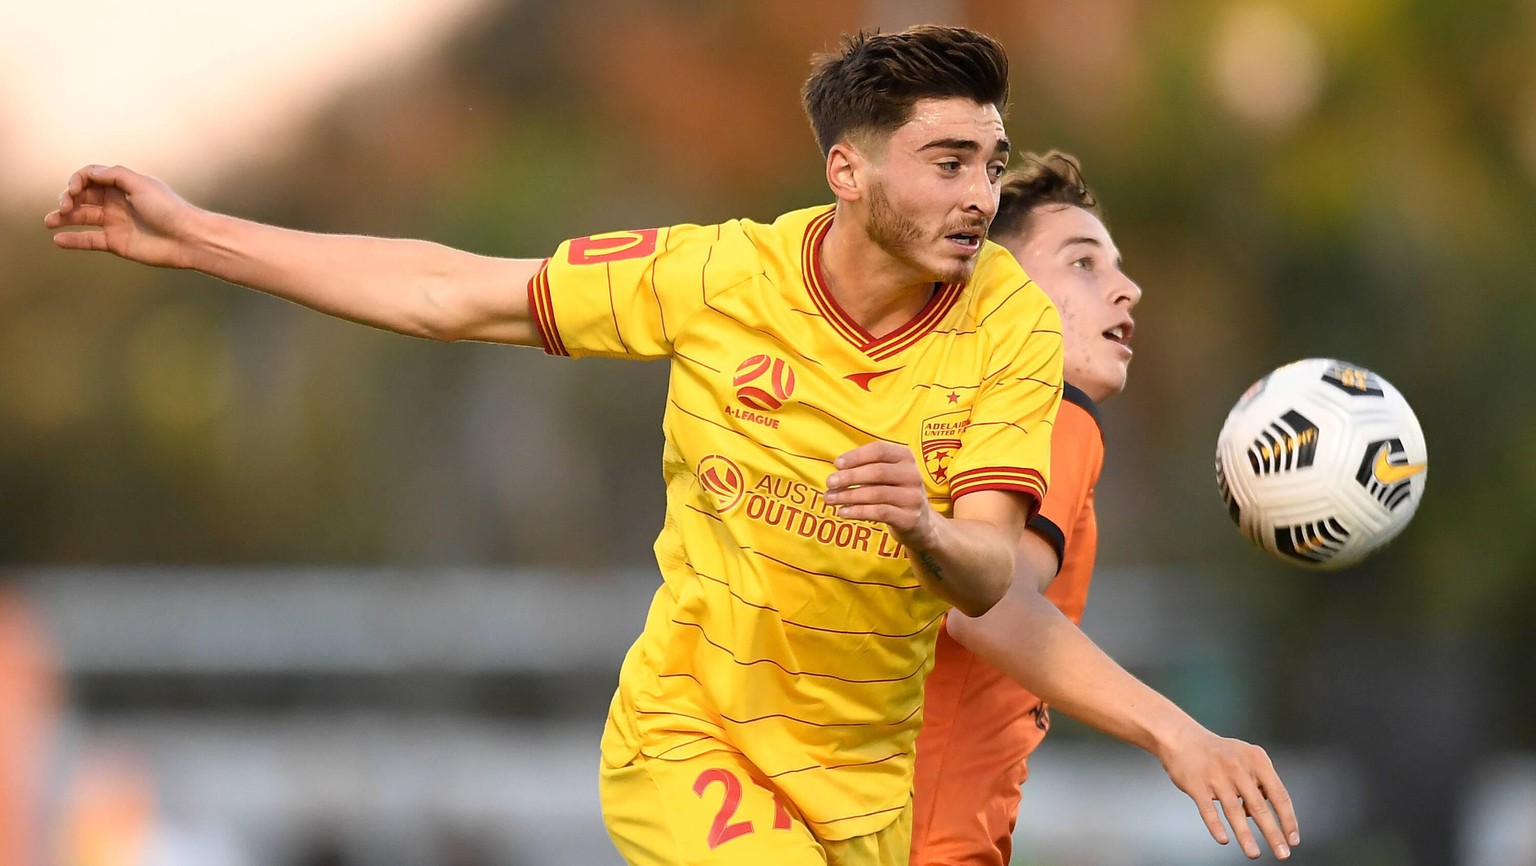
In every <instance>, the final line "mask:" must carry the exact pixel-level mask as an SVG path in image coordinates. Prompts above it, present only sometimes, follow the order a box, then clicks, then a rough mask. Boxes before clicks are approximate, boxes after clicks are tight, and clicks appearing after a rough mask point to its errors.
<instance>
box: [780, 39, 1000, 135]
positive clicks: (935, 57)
mask: <svg viewBox="0 0 1536 866" xmlns="http://www.w3.org/2000/svg"><path fill="white" fill-rule="evenodd" d="M811 65H812V71H811V77H810V78H809V79H807V80H806V82H805V87H804V89H803V90H802V91H801V94H800V95H801V99H802V101H803V102H804V104H805V113H806V115H807V116H808V117H809V118H810V121H811V129H812V130H813V131H814V132H815V133H816V143H817V144H818V145H820V146H821V152H822V153H823V154H826V153H827V152H828V151H830V150H831V149H832V146H833V145H835V144H837V143H838V142H840V141H844V140H846V139H847V138H849V137H850V136H856V135H860V134H865V133H871V132H873V133H888V132H891V131H892V130H894V129H896V128H897V127H899V126H901V125H902V124H904V123H906V122H907V121H908V120H910V119H912V106H913V105H914V104H915V103H916V102H917V101H918V100H920V99H929V98H938V99H943V98H947V97H953V96H963V97H967V98H969V99H972V100H975V101H976V102H977V103H978V104H981V105H988V104H990V105H995V106H997V110H998V112H999V113H1003V111H1004V109H1005V108H1006V106H1007V103H1008V53H1007V52H1006V51H1004V50H1003V46H1002V45H1001V44H1000V43H998V41H997V40H996V39H993V38H992V37H990V36H987V35H986V34H983V33H977V32H976V31H974V30H968V29H966V28H964V27H940V26H937V25H931V24H925V25H921V26H918V27H912V28H909V29H907V30H903V31H902V32H900V33H879V32H877V31H860V32H859V33H857V34H855V35H853V36H848V37H845V38H844V39H843V43H842V46H841V47H840V49H839V50H838V51H834V52H831V53H828V54H820V55H817V56H816V57H814V58H812V61H811Z"/></svg>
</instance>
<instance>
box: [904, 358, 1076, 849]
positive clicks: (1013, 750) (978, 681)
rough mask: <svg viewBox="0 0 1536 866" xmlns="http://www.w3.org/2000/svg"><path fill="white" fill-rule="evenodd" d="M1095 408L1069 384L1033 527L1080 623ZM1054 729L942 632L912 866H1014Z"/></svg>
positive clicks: (927, 710) (1064, 605)
mask: <svg viewBox="0 0 1536 866" xmlns="http://www.w3.org/2000/svg"><path fill="white" fill-rule="evenodd" d="M1074 392H1075V393H1074ZM1092 406H1093V404H1092V402H1091V401H1089V400H1088V398H1087V397H1086V396H1084V395H1083V394H1082V392H1080V391H1076V389H1074V388H1071V387H1070V386H1069V387H1068V388H1067V392H1066V393H1064V394H1063V395H1062V402H1061V410H1060V412H1059V413H1058V414H1057V417H1056V427H1055V429H1054V433H1053V434H1052V437H1051V487H1050V490H1049V491H1048V492H1047V493H1046V496H1045V501H1044V502H1043V503H1042V505H1041V508H1040V514H1039V516H1038V517H1037V518H1036V520H1034V521H1031V523H1030V526H1031V528H1032V530H1033V531H1036V532H1038V533H1040V534H1041V535H1042V536H1046V537H1047V538H1048V540H1049V536H1050V535H1052V534H1053V531H1052V528H1051V527H1055V529H1058V530H1059V533H1060V536H1061V537H1062V538H1064V539H1065V544H1064V548H1063V550H1064V553H1063V556H1062V566H1061V571H1060V572H1059V573H1058V574H1057V576H1056V579H1055V581H1053V582H1052V583H1051V585H1050V588H1049V589H1048V590H1047V591H1046V593H1045V595H1046V598H1048V599H1050V600H1051V602H1052V603H1054V604H1055V605H1056V606H1057V607H1058V608H1060V609H1061V610H1062V612H1063V613H1065V614H1066V615H1067V616H1068V617H1069V618H1071V620H1072V621H1073V622H1080V621H1081V620H1082V615H1083V606H1084V605H1085V604H1086V602H1087V600H1088V585H1089V582H1090V581H1091V580H1092V577H1093V561H1094V553H1095V551H1096V548H1097V545H1098V523H1097V520H1096V519H1095V517H1094V510H1093V488H1094V485H1095V484H1097V483H1098V479H1099V469H1100V467H1101V466H1102V465H1103V462H1104V443H1103V438H1102V436H1101V434H1100V431H1099V426H1098V422H1097V420H1096V419H1095V416H1094V414H1093V409H1092ZM1041 518H1044V520H1045V521H1046V522H1045V523H1041V522H1040V519H1041ZM1049 728H1050V714H1049V711H1048V709H1047V707H1046V706H1045V705H1044V704H1043V703H1041V701H1040V699H1039V698H1037V697H1035V696H1034V695H1033V694H1031V693H1029V692H1028V691H1026V690H1025V689H1024V688H1023V687H1021V686H1019V685H1018V684H1017V683H1014V682H1013V681H1012V680H1010V679H1008V677H1006V676H1005V675H1003V674H1002V673H1001V672H999V671H998V670H997V669H996V668H994V667H992V666H991V665H990V664H987V663H986V662H985V661H982V660H981V659H980V658H977V657H976V656H975V655H974V654H973V653H971V652H970V651H969V650H967V649H966V648H965V647H962V646H961V645H960V644H959V643H957V642H956V641H955V639H954V638H952V637H950V636H949V632H948V630H947V629H941V630H940V631H939V639H938V644H937V647H936V650H935V661H934V668H933V673H932V674H930V675H929V677H928V682H927V686H926V691H925V697H924V709H923V729H922V731H921V733H920V734H919V735H918V739H917V765H916V777H915V780H914V786H915V796H914V800H913V805H914V816H913V831H912V861H911V864H912V866H940V864H942V866H1005V864H1007V863H1008V861H1009V858H1010V857H1011V856H1012V853H1013V827H1014V822H1015V821H1016V820H1017V818H1018V814H1019V799H1020V791H1019V788H1020V786H1021V785H1023V784H1024V780H1025V778H1027V777H1028V775H1029V766H1028V763H1027V758H1028V757H1029V755H1030V753H1031V752H1033V751H1034V750H1035V747H1036V746H1038V745H1040V742H1041V741H1042V740H1044V739H1045V734H1046V731H1047V730H1048V729H1049Z"/></svg>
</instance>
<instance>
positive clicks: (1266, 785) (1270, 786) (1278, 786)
mask: <svg viewBox="0 0 1536 866" xmlns="http://www.w3.org/2000/svg"><path fill="white" fill-rule="evenodd" d="M1258 783H1259V787H1260V788H1261V789H1263V791H1264V796H1265V797H1267V798H1268V799H1269V804H1270V806H1272V807H1273V808H1274V810H1275V815H1276V816H1278V817H1279V819H1280V829H1281V830H1282V831H1284V833H1285V838H1286V840H1287V841H1289V842H1290V843H1291V844H1292V845H1300V844H1301V824H1300V823H1299V822H1298V821H1297V820H1296V808H1295V807H1294V806H1292V805H1291V795H1290V793H1289V792H1288V791H1286V790H1285V784H1284V783H1282V782H1281V781H1280V777H1279V776H1278V775H1276V774H1275V768H1274V767H1273V766H1271V765H1269V763H1268V761H1266V762H1265V766H1264V767H1263V768H1262V769H1261V770H1260V771H1259V779H1258Z"/></svg>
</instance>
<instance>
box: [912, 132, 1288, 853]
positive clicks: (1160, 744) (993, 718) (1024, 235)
mask: <svg viewBox="0 0 1536 866" xmlns="http://www.w3.org/2000/svg"><path fill="white" fill-rule="evenodd" d="M990 236H991V238H992V239H993V240H995V241H996V242H997V243H999V244H1001V245H1003V246H1004V247H1006V248H1007V249H1008V250H1009V251H1011V252H1012V253H1013V254H1014V256H1015V257H1016V258H1017V259H1018V260H1019V262H1020V263H1021V264H1022V265H1023V266H1024V268H1025V270H1026V271H1027V272H1028V273H1029V274H1030V275H1031V276H1032V277H1033V278H1034V279H1035V280H1036V281H1037V282H1038V284H1039V285H1040V286H1041V288H1042V289H1044V291H1045V293H1046V294H1047V295H1049V296H1050V298H1051V300H1052V301H1053V302H1054V303H1055V304H1056V307H1057V309H1058V310H1059V311H1060V314H1061V319H1062V339H1063V343H1064V354H1065V380H1066V385H1065V390H1064V393H1063V396H1062V405H1061V409H1060V412H1059V413H1058V414H1057V416H1056V423H1055V426H1054V428H1053V432H1052V436H1051V487H1050V491H1049V492H1048V493H1047V494H1046V497H1045V501H1044V502H1043V503H1042V505H1041V508H1040V511H1039V513H1037V514H1036V515H1034V516H1033V517H1032V518H1030V521H1029V524H1028V527H1027V531H1026V532H1025V533H1024V534H1023V536H1022V537H1021V539H1020V547H1019V553H1018V557H1019V560H1018V561H1019V572H1018V574H1017V576H1016V578H1015V580H1014V583H1013V585H1012V586H1011V587H1010V589H1009V597H1008V598H1005V599H1004V601H1003V602H1002V603H1000V604H999V605H998V606H997V607H995V608H994V609H993V610H992V611H991V612H989V613H988V614H987V615H985V616H983V617H981V618H980V619H979V620H978V619H971V618H969V617H966V616H964V615H959V614H955V615H951V617H950V618H949V620H948V624H947V628H946V629H945V630H944V631H942V632H940V634H939V638H938V642H937V647H936V654H935V655H936V660H935V664H934V669H933V673H932V674H931V675H930V677H929V679H928V683H927V699H926V703H925V707H924V727H923V730H922V733H921V734H920V735H919V737H918V741H917V769H916V799H915V815H914V828H913V839H912V866H940V864H943V866H960V864H964V866H1006V864H1007V863H1008V862H1009V861H1010V859H1011V855H1012V844H1013V838H1012V837H1013V827H1014V822H1015V820H1016V818H1017V817H1018V810H1019V799H1020V786H1021V785H1022V784H1023V783H1024V781H1025V779H1026V778H1027V777H1028V775H1029V768H1028V763H1027V759H1028V757H1029V755H1030V754H1031V753H1032V752H1033V751H1034V750H1035V748H1036V747H1037V746H1039V745H1040V742H1041V741H1042V740H1043V739H1044V738H1045V735H1046V732H1047V730H1048V729H1049V726H1050V715H1049V711H1048V709H1047V706H1046V704H1045V702H1043V701H1042V700H1041V699H1040V698H1039V697H1038V696H1036V695H1035V694H1033V693H1031V692H1030V691H1028V690H1027V689H1026V688H1025V687H1024V686H1022V685H1019V683H1018V682H1015V681H1014V680H1013V679H1010V677H1009V673H1013V674H1014V675H1015V676H1017V677H1018V679H1019V682H1025V683H1035V682H1036V680H1037V679H1038V673H1037V672H1038V663H1037V661H1036V660H1035V659H1036V656H1035V654H1034V652H1033V650H1032V648H1031V646H1030V645H1029V642H1028V641H1029V637H1028V632H1027V631H1014V630H1013V629H1014V628H1016V627H1017V626H1018V625H1019V623H1018V622H1016V621H1013V620H1011V619H1010V618H1011V617H1012V616H1013V615H1014V614H1015V613H1016V610H1015V604H1014V602H1015V601H1017V600H1018V598H1019V597H1021V596H1025V595H1027V596H1029V597H1030V598H1031V599H1033V597H1034V596H1036V595H1037V594H1040V593H1043V594H1044V595H1045V597H1046V598H1047V599H1049V600H1050V601H1051V602H1052V603H1053V604H1054V605H1056V607H1058V608H1060V610H1061V611H1062V612H1063V613H1064V614H1065V615H1066V616H1067V617H1068V618H1069V619H1070V620H1071V621H1072V622H1073V623H1074V624H1076V623H1080V622H1081V621H1082V616H1083V606H1084V604H1085V603H1086V602H1087V600H1088V585H1089V581H1090V580H1091V579H1092V576H1093V564H1094V555H1095V551H1096V547H1097V542H1098V525H1097V521H1096V519H1095V517H1094V505H1093V492H1094V486H1095V485H1096V484H1097V482H1098V478H1099V470H1100V467H1101V466H1102V464H1103V459H1104V441H1103V433H1102V431H1101V430H1100V428H1099V421H1098V410H1097V404H1098V403H1099V402H1101V401H1103V400H1106V399H1108V398H1110V397H1113V396H1115V395H1116V394H1118V393H1120V391H1121V389H1122V388H1124V387H1125V381H1126V373H1127V368H1128V366H1129V364H1130V359H1131V350H1130V345H1129V344H1130V339H1131V333H1132V330H1133V329H1134V326H1135V325H1134V322H1133V320H1132V318H1131V310H1132V309H1133V308H1134V307H1135V306H1136V304H1137V302H1138V301H1139V300H1140V299H1141V289H1140V288H1139V287H1138V286H1137V285H1136V284H1135V283H1134V282H1132V281H1131V280H1130V279H1129V278H1128V277H1127V276H1126V275H1125V273H1124V271H1123V270H1122V269H1121V266H1120V265H1121V263H1120V255H1119V252H1118V250H1117V249H1116V247H1115V243H1114V240H1113V239H1112V238H1111V237H1110V235H1109V231H1108V230H1107V229H1106V228H1105V226H1104V223H1103V222H1102V221H1101V219H1100V215H1099V206H1098V201H1097V199H1096V198H1095V197H1094V195H1093V194H1092V192H1090V191H1089V189H1088V188H1087V186H1086V185H1084V182H1083V178H1082V174H1081V171H1080V169H1079V167H1078V163H1077V160H1076V159H1075V158H1073V157H1071V156H1069V155H1067V154H1062V153H1059V152H1056V151H1052V152H1051V153H1048V154H1045V155H1043V156H1041V155H1037V154H1025V155H1024V157H1023V165H1022V167H1020V168H1019V169H1016V170H1014V171H1012V172H1010V173H1009V174H1008V175H1007V176H1006V177H1005V178H1004V183H1003V188H1002V194H1001V198H1000V203H999V206H998V212H997V216H996V217H995V218H994V219H993V223H992V226H991V230H990ZM989 662H990V663H989ZM1105 682H1118V683H1120V684H1121V685H1122V686H1128V687H1129V689H1130V690H1129V691H1128V692H1126V693H1125V695H1124V699H1123V700H1118V701H1115V702H1112V704H1111V705H1113V706H1118V711H1117V712H1116V713H1113V714H1109V715H1105V714H1103V713H1102V711H1101V709H1102V708H1101V707H1091V708H1085V707H1084V706H1083V705H1082V704H1080V703H1078V702H1077V701H1076V700H1075V699H1074V697H1073V696H1072V695H1071V694H1066V695H1064V697H1065V698H1066V701H1067V704H1066V706H1067V707H1068V708H1070V709H1077V710H1080V711H1081V710H1084V709H1087V712H1084V714H1083V717H1084V718H1085V720H1088V721H1091V722H1093V723H1095V724H1098V725H1100V726H1101V727H1104V728H1105V729H1106V730H1109V731H1111V732H1112V733H1116V734H1119V735H1121V736H1123V737H1125V738H1126V739H1127V740H1128V741H1130V742H1133V743H1135V744H1137V745H1142V746H1144V747H1146V748H1147V749H1148V750H1149V751H1152V752H1153V753H1154V754H1157V755H1159V757H1162V758H1163V760H1164V763H1165V765H1166V766H1167V767H1168V770H1169V773H1170V775H1172V777H1173V779H1174V781H1175V782H1176V783H1177V784H1179V786H1180V787H1181V788H1183V789H1184V790H1185V791H1187V792H1188V793H1190V794H1191V796H1193V797H1195V799H1196V802H1197V803H1199V804H1200V805H1201V811H1202V815H1203V816H1204V818H1205V820H1206V822H1207V825H1208V827H1210V829H1211V832H1212V835H1213V836H1215V837H1216V838H1217V840H1218V841H1221V842H1226V841H1227V839H1228V837H1227V836H1226V833H1225V830H1224V829H1223V828H1222V827H1221V823H1220V818H1219V817H1218V816H1217V815H1216V814H1215V810H1214V808H1213V807H1212V803H1213V802H1220V801H1221V800H1222V797H1221V796H1219V792H1220V791H1221V790H1223V789H1237V788H1239V787H1241V786H1243V785H1244V783H1245V782H1247V780H1249V779H1254V780H1258V779H1267V778H1271V777H1273V775H1274V771H1273V768H1272V767H1271V766H1270V763H1269V759H1268V757H1267V756H1266V755H1265V754H1264V752H1263V751H1262V750H1261V749H1258V748H1257V747H1255V746H1251V745H1249V744H1247V743H1242V742H1240V741H1237V740H1229V739H1224V738H1221V737H1217V736H1215V735H1214V734H1211V733H1210V732H1209V731H1206V730H1205V729H1204V728H1202V727H1200V726H1199V725H1198V724H1197V723H1195V722H1194V720H1193V719H1190V718H1189V717H1188V716H1187V715H1185V714H1184V713H1183V712H1181V711H1179V710H1178V709H1177V708H1176V707H1174V706H1173V705H1172V704H1171V703H1169V702H1168V701H1167V700H1166V699H1164V698H1163V697H1161V696H1160V695H1157V694H1156V693H1154V692H1152V691H1151V690H1150V689H1147V688H1146V687H1144V686H1140V687H1138V686H1139V684H1134V683H1133V681H1132V680H1130V679H1129V678H1128V676H1127V677H1116V678H1113V679H1108V678H1107V679H1106V680H1105ZM1044 684H1045V687H1046V688H1047V689H1051V690H1052V691H1053V692H1054V693H1055V694H1061V693H1060V692H1059V691H1057V690H1056V689H1057V687H1055V686H1053V685H1052V683H1051V682H1050V681H1046V682H1045V683H1044ZM1274 784H1275V785H1278V780H1275V782H1274ZM1243 796H1248V797H1250V798H1252V797H1254V796H1256V792H1252V793H1250V792H1246V791H1245V792H1244V794H1243ZM1229 818H1230V819H1231V820H1234V821H1236V822H1238V823H1239V824H1240V823H1244V822H1243V817H1242V815H1241V814H1229ZM1234 826H1237V825H1236V824H1235V825H1234ZM1293 838H1294V837H1293ZM1242 842H1243V847H1244V849H1245V853H1247V854H1248V855H1249V856H1250V857H1256V856H1258V853H1259V849H1258V846H1257V845H1256V844H1254V843H1253V842H1252V841H1251V840H1247V839H1244V840H1242Z"/></svg>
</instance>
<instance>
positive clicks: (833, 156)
mask: <svg viewBox="0 0 1536 866" xmlns="http://www.w3.org/2000/svg"><path fill="white" fill-rule="evenodd" d="M868 166H869V163H868V160H866V159H865V158H864V155H863V154H862V153H860V152H859V150H858V148H856V147H854V146H853V145H851V144H849V143H848V142H845V141H844V142H838V143H837V144H834V145H832V149H831V150H829V151H827V186H829V187H831V188H832V194H833V195H835V196H837V199H838V201H858V200H859V199H860V198H862V197H863V195H864V184H865V178H866V176H867V173H868Z"/></svg>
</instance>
